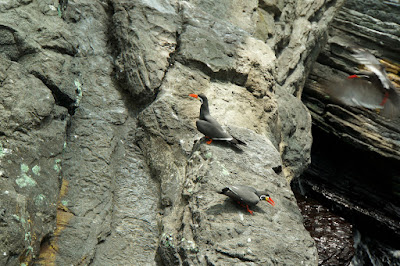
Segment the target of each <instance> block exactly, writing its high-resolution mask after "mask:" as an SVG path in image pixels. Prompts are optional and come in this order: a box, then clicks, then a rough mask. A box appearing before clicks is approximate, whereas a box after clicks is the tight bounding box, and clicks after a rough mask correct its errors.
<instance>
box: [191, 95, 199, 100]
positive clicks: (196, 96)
mask: <svg viewBox="0 0 400 266" xmlns="http://www.w3.org/2000/svg"><path fill="white" fill-rule="evenodd" d="M189 96H190V97H193V98H196V99H197V98H199V95H197V94H189Z"/></svg>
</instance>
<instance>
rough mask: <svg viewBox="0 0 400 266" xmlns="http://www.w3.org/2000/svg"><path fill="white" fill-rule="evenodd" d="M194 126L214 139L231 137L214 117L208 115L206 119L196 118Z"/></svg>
mask: <svg viewBox="0 0 400 266" xmlns="http://www.w3.org/2000/svg"><path fill="white" fill-rule="evenodd" d="M196 127H197V129H198V130H199V131H200V132H201V133H203V134H204V135H206V136H207V137H210V138H212V139H214V140H227V141H229V140H232V139H233V137H232V136H231V135H229V133H228V132H226V131H225V130H224V129H223V128H222V127H221V125H220V124H218V122H217V121H216V120H215V119H213V118H210V117H208V118H207V120H197V121H196Z"/></svg>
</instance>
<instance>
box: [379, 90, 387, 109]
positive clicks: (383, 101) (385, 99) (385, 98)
mask: <svg viewBox="0 0 400 266" xmlns="http://www.w3.org/2000/svg"><path fill="white" fill-rule="evenodd" d="M388 98H389V92H387V91H386V92H385V96H384V97H383V100H382V102H381V103H380V104H379V105H380V106H384V105H385V103H386V102H387V100H388Z"/></svg>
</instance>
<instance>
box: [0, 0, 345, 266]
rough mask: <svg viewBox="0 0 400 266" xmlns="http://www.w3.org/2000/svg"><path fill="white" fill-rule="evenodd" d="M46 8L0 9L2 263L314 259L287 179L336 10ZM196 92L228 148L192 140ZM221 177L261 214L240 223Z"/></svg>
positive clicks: (282, 4) (267, 6) (133, 5)
mask: <svg viewBox="0 0 400 266" xmlns="http://www.w3.org/2000/svg"><path fill="white" fill-rule="evenodd" d="M60 2H64V4H65V2H66V1H60ZM58 4H59V3H57V2H56V1H51V0H45V1H29V0H26V1H17V0H15V1H13V0H10V1H2V2H1V3H0V36H1V41H0V51H1V55H0V60H1V64H0V84H1V87H0V93H1V97H0V99H1V105H0V108H1V112H0V116H1V125H0V182H1V193H0V202H1V205H0V206H1V207H0V208H1V209H0V222H1V224H0V226H1V227H2V230H1V233H0V238H1V239H2V241H1V244H0V247H1V248H0V250H1V254H0V264H2V265H16V264H18V263H25V264H29V263H33V262H36V263H38V264H46V265H47V264H51V263H55V264H57V265H58V264H59V265H64V264H73V265H77V264H89V263H92V264H94V265H109V264H125V265H133V264H141V265H144V264H157V263H158V264H165V265H176V264H204V265H205V264H211V265H226V264H230V263H243V264H268V265H271V264H280V265H282V264H284V265H300V264H305V265H315V264H316V263H317V254H316V248H315V244H314V242H313V240H312V239H311V237H310V235H309V234H308V232H307V231H305V229H304V227H303V224H302V218H301V215H300V213H299V210H298V207H297V205H296V202H295V199H294V197H293V194H292V192H291V190H290V188H289V185H288V182H287V181H288V180H291V179H292V178H293V177H295V176H298V175H299V174H300V173H301V172H302V171H303V170H304V169H305V168H306V167H307V165H308V163H309V161H310V147H311V133H310V126H311V120H310V115H309V113H308V111H307V110H306V108H305V107H304V106H303V104H302V103H301V102H300V100H299V97H300V95H301V92H302V86H303V84H304V82H305V77H306V73H307V72H308V70H309V67H310V64H311V63H312V62H313V61H314V60H315V58H316V56H317V54H318V51H319V46H318V43H319V42H320V41H321V40H323V38H324V36H325V33H326V30H327V25H328V23H329V21H330V20H331V19H332V17H333V15H334V14H335V12H336V10H337V9H338V8H339V6H340V5H341V4H342V1H312V2H309V1H289V0H288V1H207V0H204V1H165V0H158V1H144V0H143V1H69V2H68V5H67V7H66V9H64V8H62V7H61V8H60V7H59V6H58ZM200 92H202V93H205V94H206V95H207V96H208V98H209V99H210V109H211V113H212V115H213V116H214V117H215V118H216V119H217V120H218V121H220V122H221V123H222V124H223V125H225V126H227V127H228V128H229V129H230V131H231V132H232V134H234V135H236V136H237V137H238V138H241V139H242V140H244V141H245V142H247V144H248V145H247V146H246V147H244V148H243V151H242V152H240V151H238V150H235V149H232V148H231V147H229V146H226V145H223V144H218V143H216V144H212V145H206V144H204V143H201V142H198V141H197V140H198V139H200V137H201V134H200V133H198V132H197V130H196V129H195V120H196V118H197V117H198V114H199V103H198V102H197V101H194V100H193V99H191V98H189V97H188V94H189V93H200ZM232 183H241V184H251V185H252V186H254V187H257V188H261V187H262V188H266V189H267V190H268V191H269V192H270V194H271V197H273V199H274V200H275V202H276V205H275V207H272V206H266V205H262V203H260V204H259V206H258V207H256V208H255V215H253V216H251V215H250V214H248V213H246V212H244V211H243V210H242V209H241V208H240V207H237V206H236V205H235V203H234V202H232V201H231V200H228V199H226V198H225V197H224V196H221V195H219V194H217V193H216V192H215V191H216V190H217V189H220V188H222V187H224V186H225V185H228V184H232Z"/></svg>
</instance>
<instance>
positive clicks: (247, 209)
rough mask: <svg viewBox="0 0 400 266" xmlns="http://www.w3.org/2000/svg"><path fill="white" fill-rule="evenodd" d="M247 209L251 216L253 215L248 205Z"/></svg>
mask: <svg viewBox="0 0 400 266" xmlns="http://www.w3.org/2000/svg"><path fill="white" fill-rule="evenodd" d="M246 208H247V211H248V212H249V213H250V214H251V215H253V211H252V210H250V209H249V206H248V205H246Z"/></svg>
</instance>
